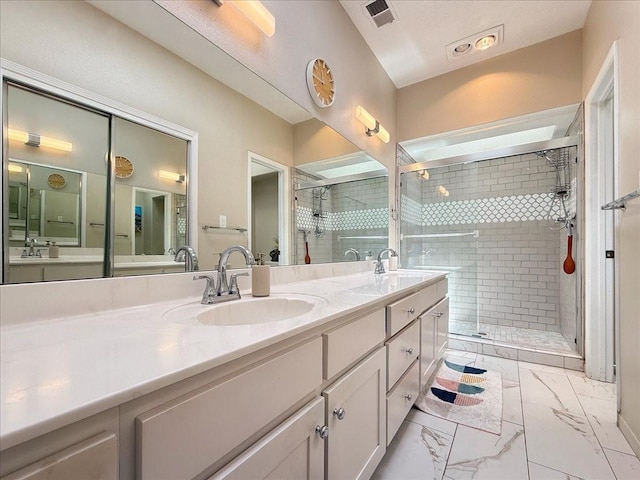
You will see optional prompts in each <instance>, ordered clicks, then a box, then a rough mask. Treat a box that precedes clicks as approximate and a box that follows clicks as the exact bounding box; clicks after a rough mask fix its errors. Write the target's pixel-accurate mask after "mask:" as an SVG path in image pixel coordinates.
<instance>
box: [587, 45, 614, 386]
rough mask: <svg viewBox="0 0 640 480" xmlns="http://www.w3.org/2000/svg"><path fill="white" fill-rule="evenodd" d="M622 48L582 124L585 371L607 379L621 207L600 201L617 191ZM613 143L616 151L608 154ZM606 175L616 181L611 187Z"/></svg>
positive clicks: (609, 60)
mask: <svg viewBox="0 0 640 480" xmlns="http://www.w3.org/2000/svg"><path fill="white" fill-rule="evenodd" d="M618 50H619V48H618V42H617V41H615V42H613V44H612V46H611V48H610V50H609V52H608V54H607V56H606V58H605V60H604V62H603V64H602V66H601V67H600V71H599V72H598V75H597V77H596V79H595V81H594V82H593V84H592V86H591V88H590V90H589V93H588V94H587V96H586V99H585V129H584V130H585V236H584V237H585V238H584V242H585V243H584V247H585V274H584V284H585V318H584V324H585V339H584V340H585V373H586V375H587V376H588V377H589V378H592V379H595V380H601V381H607V382H613V381H614V379H615V377H616V373H617V374H618V375H619V368H620V362H619V358H617V357H618V356H619V353H618V352H619V348H618V343H619V341H618V338H617V335H616V332H619V331H620V330H619V294H618V291H617V289H616V288H615V285H616V284H618V283H619V279H618V275H619V274H618V272H619V268H618V265H619V263H618V262H619V260H618V259H617V257H614V259H613V260H611V259H605V250H611V249H613V247H614V246H615V245H616V244H617V243H618V242H617V235H618V224H619V212H618V211H603V210H601V208H600V207H601V205H604V204H605V203H607V202H609V201H611V200H613V198H615V195H616V194H617V192H618V178H619V177H618V165H619V159H618V155H619V138H618V137H619V134H618V125H619V112H620V109H619V86H618V81H619V74H618V65H619V63H618ZM611 99H613V111H608V110H610V106H608V105H607V102H608V101H609V100H611ZM611 132H613V137H612V138H611ZM611 149H613V155H608V153H609V151H610V150H611ZM606 179H609V181H610V182H611V184H612V185H611V186H610V187H609V188H607V187H606V183H607V182H606V181H605V180H606ZM612 262H613V265H612V264H611V263H612ZM614 364H615V365H616V366H617V368H618V371H617V372H615V371H614ZM618 397H619V396H618Z"/></svg>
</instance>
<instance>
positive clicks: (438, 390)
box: [415, 360, 502, 435]
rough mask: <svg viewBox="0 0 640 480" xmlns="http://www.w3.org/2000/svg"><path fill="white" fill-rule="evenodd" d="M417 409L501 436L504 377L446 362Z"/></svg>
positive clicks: (418, 403) (417, 404)
mask: <svg viewBox="0 0 640 480" xmlns="http://www.w3.org/2000/svg"><path fill="white" fill-rule="evenodd" d="M415 406H416V407H417V408H419V409H420V410H422V411H423V412H426V413H430V414H432V415H436V416H438V417H441V418H444V419H445V420H449V421H451V422H455V423H461V424H463V425H467V426H468V427H472V428H477V429H479V430H484V431H486V432H490V433H495V434H497V435H499V434H500V432H501V430H502V375H500V373H498V372H490V371H487V370H484V369H482V368H475V367H470V366H468V365H458V364H457V363H452V362H449V361H447V360H445V361H444V362H443V363H442V365H441V366H440V368H439V369H438V371H437V372H436V373H435V375H434V377H433V381H432V382H431V384H430V385H427V386H425V387H424V389H423V390H422V392H421V393H420V395H419V396H418V399H417V400H416V403H415Z"/></svg>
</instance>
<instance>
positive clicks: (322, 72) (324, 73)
mask: <svg viewBox="0 0 640 480" xmlns="http://www.w3.org/2000/svg"><path fill="white" fill-rule="evenodd" d="M307 88H308V89H309V95H311V98H313V101H314V102H316V105H318V106H319V107H323V108H324V107H328V106H330V105H331V104H332V103H333V101H334V100H335V98H336V84H335V80H334V78H333V72H332V71H331V69H330V68H329V65H327V62H325V61H324V60H323V59H321V58H316V59H314V60H311V61H310V62H309V64H308V65H307Z"/></svg>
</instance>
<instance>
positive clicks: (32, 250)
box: [20, 237, 42, 258]
mask: <svg viewBox="0 0 640 480" xmlns="http://www.w3.org/2000/svg"><path fill="white" fill-rule="evenodd" d="M36 245H38V240H37V239H35V238H29V237H27V238H26V239H25V241H24V246H25V247H29V250H28V251H27V249H26V248H25V249H24V250H22V255H20V257H21V258H25V257H42V253H41V252H40V250H38V251H37V252H36V250H35V246H36Z"/></svg>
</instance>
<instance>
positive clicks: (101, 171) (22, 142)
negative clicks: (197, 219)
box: [3, 82, 188, 283]
mask: <svg viewBox="0 0 640 480" xmlns="http://www.w3.org/2000/svg"><path fill="white" fill-rule="evenodd" d="M5 92H6V103H7V115H6V119H7V120H6V124H7V150H6V151H7V157H8V162H7V169H6V177H7V195H6V198H5V200H4V205H5V209H4V213H3V220H4V221H5V223H4V225H5V229H6V230H5V231H6V232H7V233H6V238H5V242H4V243H5V245H6V247H7V248H8V250H9V255H8V256H7V257H8V262H7V268H6V275H5V281H6V282H7V283H22V282H36V281H49V280H65V279H75V278H96V277H102V276H104V275H116V276H119V275H139V274H145V273H166V272H173V271H181V270H183V267H182V266H181V265H180V264H178V263H176V262H175V261H174V259H173V257H172V256H171V254H172V252H174V251H175V250H176V249H177V248H178V247H179V246H180V245H184V244H185V243H186V233H187V232H186V226H187V217H186V211H187V209H186V198H187V192H186V185H185V178H186V175H185V173H186V167H187V148H188V142H187V141H185V140H183V139H179V138H175V137H173V136H171V135H167V134H164V133H162V132H159V131H157V130H154V129H151V128H149V127H146V126H143V125H139V124H137V123H134V122H132V121H129V120H125V119H122V118H119V117H117V116H114V115H112V114H109V113H108V112H103V111H99V110H96V109H89V108H86V107H84V106H82V105H80V104H76V103H73V102H70V101H68V100H66V99H64V98H60V97H55V96H53V95H50V94H46V93H44V92H41V91H37V90H33V89H30V88H27V87H25V86H23V85H19V84H15V83H10V82H6V84H5ZM112 145H113V148H112V147H111V146H112ZM110 154H113V160H112V163H114V166H113V168H114V178H113V180H114V183H113V186H112V188H111V189H110V190H109V189H108V188H107V185H108V182H107V177H108V175H109V163H108V161H107V160H108V157H109V155H110ZM112 197H113V198H114V203H113V205H114V209H113V210H114V212H113V222H112V224H110V225H111V228H110V229H108V228H106V227H107V225H108V224H109V222H110V221H111V217H107V208H106V206H107V203H108V202H110V201H111V198H112ZM106 245H112V246H111V251H112V252H113V254H114V260H115V262H114V268H113V271H112V272H108V271H105V264H106V263H107V262H105V255H106V254H107V253H108V252H107V249H106V248H105V246H106Z"/></svg>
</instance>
